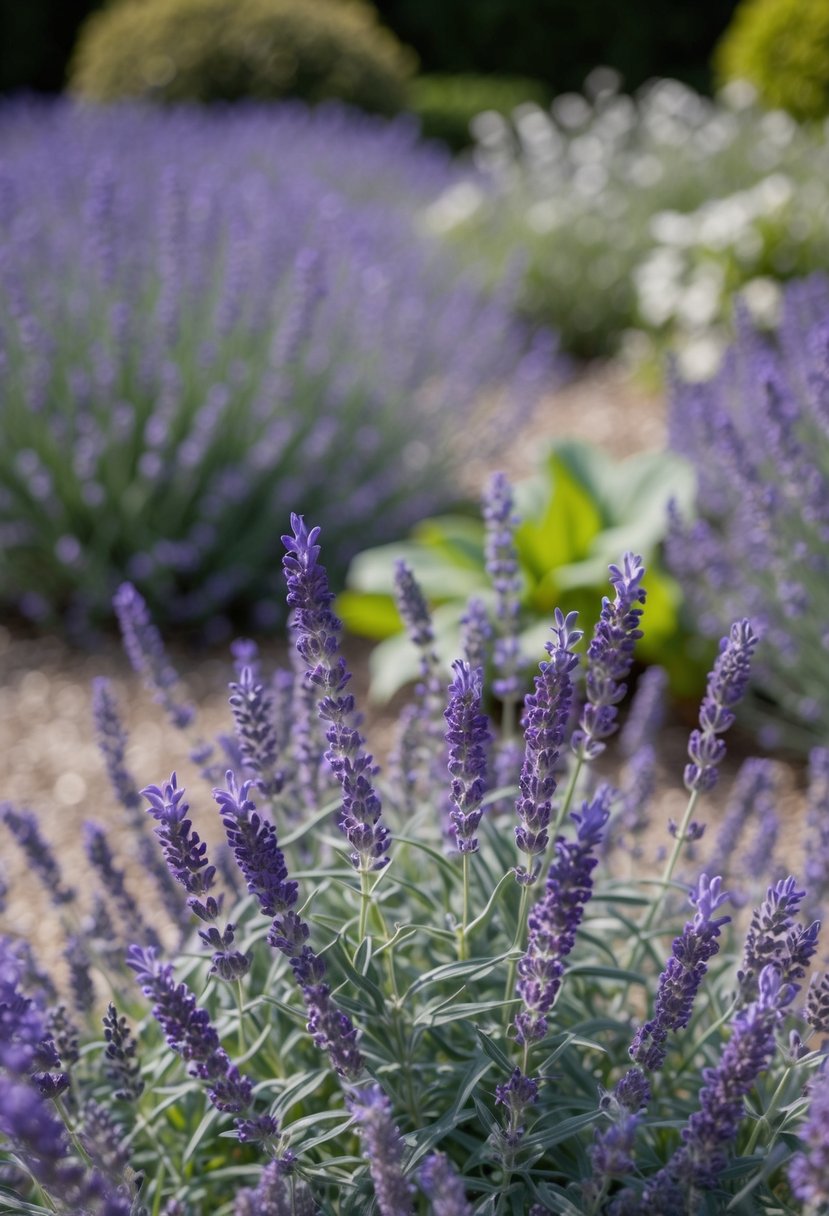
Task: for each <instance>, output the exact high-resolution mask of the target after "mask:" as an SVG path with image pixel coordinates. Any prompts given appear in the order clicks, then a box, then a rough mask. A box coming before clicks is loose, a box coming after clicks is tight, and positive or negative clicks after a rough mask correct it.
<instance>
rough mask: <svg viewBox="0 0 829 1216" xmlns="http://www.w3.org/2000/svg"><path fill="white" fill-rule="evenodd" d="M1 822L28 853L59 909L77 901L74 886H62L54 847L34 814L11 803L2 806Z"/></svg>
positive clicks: (61, 877)
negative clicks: (43, 834)
mask: <svg viewBox="0 0 829 1216" xmlns="http://www.w3.org/2000/svg"><path fill="white" fill-rule="evenodd" d="M0 819H2V820H3V822H4V823H5V825H6V827H7V828H8V829H9V831H10V832H11V834H12V836H14V838H15V840H16V841H17V843H18V845H19V846H20V848H21V849H22V850H23V852H24V853H25V854H26V857H27V859H28V862H29V866H30V868H31V869H32V870H33V871H34V872H35V873H36V874H37V876H38V878H39V879H40V881H41V882H42V883H43V885H44V886H45V888H46V890H47V891H48V893H49V898H50V899H51V901H52V903H53V904H55V905H56V906H60V905H61V904H68V903H71V902H72V900H73V899H74V898H75V891H74V889H73V888H72V887H66V886H64V884H63V875H62V873H61V869H60V866H59V865H58V862H57V859H56V858H55V855H54V853H53V852H52V849H51V846H50V845H48V844H47V843H46V841H45V840H44V839H43V837H42V836H41V834H40V828H39V826H38V822H37V819H36V818H35V816H34V815H33V814H32V812H31V811H22V810H21V811H17V810H15V809H14V807H13V806H11V805H10V804H9V803H8V802H5V803H2V804H0Z"/></svg>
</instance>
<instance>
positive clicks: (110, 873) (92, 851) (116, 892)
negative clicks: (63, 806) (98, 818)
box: [83, 821, 159, 946]
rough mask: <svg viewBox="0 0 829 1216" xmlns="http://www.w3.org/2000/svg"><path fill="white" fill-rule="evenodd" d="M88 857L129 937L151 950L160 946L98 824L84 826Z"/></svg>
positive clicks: (87, 823)
mask: <svg viewBox="0 0 829 1216" xmlns="http://www.w3.org/2000/svg"><path fill="white" fill-rule="evenodd" d="M83 831H84V846H85V848H86V855H87V857H88V858H89V860H90V862H91V864H92V865H93V866H94V867H95V869H96V870H97V872H98V875H99V877H100V879H101V882H102V883H103V885H104V888H105V890H106V892H107V894H108V895H109V896H110V898H111V899H112V901H113V903H114V904H115V906H116V907H117V908H118V911H119V912H120V914H121V917H122V920H123V923H124V926H125V927H126V929H127V933H126V936H131V937H139V938H141V940H142V941H144V942H146V943H147V944H148V945H150V946H158V945H159V940H158V934H157V933H156V932H155V930H154V929H153V928H152V926H151V925H148V924H147V922H146V921H145V920H144V917H143V915H142V914H141V909H140V908H139V906H138V904H137V903H136V901H135V898H134V897H133V895H132V893H131V892H130V890H129V889H128V887H127V884H126V878H125V875H124V871H123V870H121V869H119V867H118V866H116V864H115V858H114V857H113V855H112V850H111V849H110V847H109V842H108V840H107V838H106V833H105V832H104V829H103V828H102V827H101V826H100V825H99V824H97V823H90V822H88V821H87V822H86V823H85V824H84V825H83Z"/></svg>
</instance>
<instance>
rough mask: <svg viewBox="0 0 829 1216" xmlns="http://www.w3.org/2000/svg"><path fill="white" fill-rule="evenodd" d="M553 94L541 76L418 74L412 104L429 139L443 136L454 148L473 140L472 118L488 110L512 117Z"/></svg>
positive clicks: (543, 103)
mask: <svg viewBox="0 0 829 1216" xmlns="http://www.w3.org/2000/svg"><path fill="white" fill-rule="evenodd" d="M551 100H552V99H551V96H550V94H549V92H548V90H547V89H546V87H545V86H544V85H543V84H541V82H540V81H538V80H530V79H528V78H527V77H523V76H474V75H468V74H464V75H457V76H449V75H447V76H440V75H430V76H416V77H415V78H414V80H413V81H412V82H411V85H410V86H409V104H410V107H411V109H412V110H413V111H414V113H415V114H416V115H417V117H418V119H419V120H420V129H421V131H422V133H423V135H425V136H426V137H427V138H428V139H442V140H443V142H444V143H446V144H448V145H449V147H450V148H452V149H453V150H454V151H456V152H457V151H460V150H462V149H463V148H467V147H469V146H470V145H471V144H472V143H474V135H473V130H472V127H473V120H474V119H475V118H476V117H477V115H479V114H482V113H484V112H485V111H487V110H494V111H495V113H496V114H503V115H504V116H505V117H509V115H511V114H512V111H513V110H515V109H517V107H518V106H520V105H522V104H523V103H524V102H527V101H529V102H534V103H535V105H538V106H547V105H549V103H550V101H551Z"/></svg>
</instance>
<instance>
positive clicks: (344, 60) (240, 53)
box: [69, 0, 415, 114]
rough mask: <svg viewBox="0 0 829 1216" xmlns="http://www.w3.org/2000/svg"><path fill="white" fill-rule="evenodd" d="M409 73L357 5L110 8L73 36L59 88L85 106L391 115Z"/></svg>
mask: <svg viewBox="0 0 829 1216" xmlns="http://www.w3.org/2000/svg"><path fill="white" fill-rule="evenodd" d="M414 67H415V59H414V56H413V55H412V54H411V53H410V52H408V51H407V50H405V49H404V48H403V47H402V46H401V45H400V43H399V42H398V41H397V39H396V38H395V36H394V35H393V34H392V33H391V31H390V30H387V29H384V28H383V27H382V26H381V25H380V23H379V22H378V20H377V13H376V10H375V9H373V8H372V7H371V5H369V4H364V3H362V0H313V3H311V4H309V3H307V2H306V0H113V2H112V3H110V4H109V5H107V7H106V8H104V9H102V10H101V11H100V12H96V13H93V14H92V16H90V17H89V19H88V20H87V22H86V24H85V25H84V27H83V29H82V30H81V32H80V35H79V38H78V45H77V47H76V49H75V53H74V56H73V60H72V64H71V68H70V74H69V85H70V88H71V90H72V91H73V92H75V93H77V94H79V95H80V96H82V97H85V98H87V99H89V100H91V101H114V100H117V99H119V98H123V97H131V98H138V97H147V98H152V99H153V100H159V101H166V102H180V101H198V102H214V101H236V100H238V99H240V98H249V99H252V100H256V101H269V100H273V99H274V98H281V97H300V98H302V99H303V100H304V101H307V102H310V103H315V102H319V101H325V100H327V99H331V98H337V99H338V100H340V101H344V102H348V103H349V104H351V105H355V106H359V107H360V108H361V109H364V110H369V111H376V112H378V113H381V114H394V113H396V112H397V111H398V110H400V109H401V108H402V107H403V105H404V104H405V101H406V81H407V79H408V77H409V75H410V74H411V73H412V71H413V70H414Z"/></svg>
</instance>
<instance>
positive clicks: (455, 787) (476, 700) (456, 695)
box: [444, 659, 491, 853]
mask: <svg viewBox="0 0 829 1216" xmlns="http://www.w3.org/2000/svg"><path fill="white" fill-rule="evenodd" d="M452 669H453V671H454V672H455V678H454V680H453V681H452V683H451V684H450V685H449V705H448V707H447V710H446V713H445V714H444V717H445V718H446V721H447V723H448V729H447V731H446V742H447V743H448V745H449V772H450V774H451V777H452V804H453V807H452V811H451V812H450V818H451V820H452V823H453V824H454V834H455V840H456V842H457V845H458V850H459V852H461V853H475V852H477V850H478V839H477V837H476V835H475V833H476V832H477V830H478V824H479V823H480V822H481V814H482V811H481V800H482V799H483V796H484V794H485V793H486V753H487V744H488V743H489V740H490V738H491V736H490V733H489V728H488V725H487V718H486V714H483V713H481V696H482V688H483V678H484V673H483V671H482V670H481V668H480V667H479V668H477V669H476V670H475V671H472V670H471V669H470V667H469V665H468V664H467V663H465V662H464V661H463V660H462V659H455V661H454V663H453V664H452Z"/></svg>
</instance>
